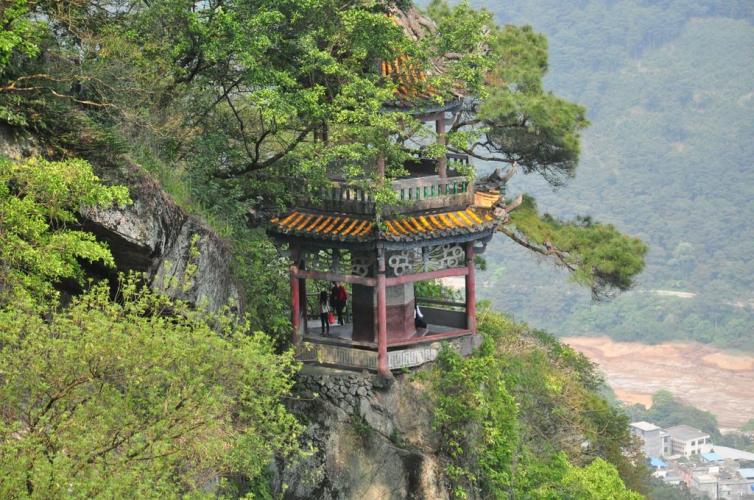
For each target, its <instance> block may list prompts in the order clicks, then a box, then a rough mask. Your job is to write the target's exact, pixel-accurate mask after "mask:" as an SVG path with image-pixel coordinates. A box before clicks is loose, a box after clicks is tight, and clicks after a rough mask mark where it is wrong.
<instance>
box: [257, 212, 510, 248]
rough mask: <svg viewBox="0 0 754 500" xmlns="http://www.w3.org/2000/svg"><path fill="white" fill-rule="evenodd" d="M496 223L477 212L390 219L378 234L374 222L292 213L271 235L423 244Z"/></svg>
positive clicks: (277, 221) (279, 221) (276, 221)
mask: <svg viewBox="0 0 754 500" xmlns="http://www.w3.org/2000/svg"><path fill="white" fill-rule="evenodd" d="M495 223H496V222H495V219H494V217H493V216H492V215H491V214H490V213H489V211H487V210H480V209H476V208H468V209H466V210H456V211H451V212H442V213H434V214H424V215H414V216H405V217H398V218H393V219H389V220H386V221H385V223H384V230H383V231H382V232H379V233H378V231H377V226H376V224H375V222H374V221H373V220H370V219H363V218H358V217H352V216H348V215H340V214H333V213H330V214H328V213H314V212H304V211H300V210H294V211H293V212H291V213H290V214H288V215H286V216H285V217H282V218H278V219H273V220H272V224H273V231H274V232H276V233H279V234H285V235H293V236H301V237H309V238H317V239H327V240H337V241H368V240H374V239H376V238H378V237H379V238H381V239H384V240H389V241H416V240H426V239H433V238H442V237H447V236H455V235H459V234H469V233H477V232H480V231H483V230H485V229H488V228H490V227H492V226H494V225H495Z"/></svg>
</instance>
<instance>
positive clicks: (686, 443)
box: [665, 425, 711, 457]
mask: <svg viewBox="0 0 754 500" xmlns="http://www.w3.org/2000/svg"><path fill="white" fill-rule="evenodd" d="M665 431H666V432H667V433H668V434H669V435H670V444H671V452H672V454H673V455H683V456H686V457H690V456H693V455H699V454H700V453H702V452H706V451H707V450H709V444H710V442H711V441H710V435H709V434H707V433H705V432H702V431H700V430H699V429H696V428H694V427H691V426H690V425H676V426H675V427H670V428H668V429H665Z"/></svg>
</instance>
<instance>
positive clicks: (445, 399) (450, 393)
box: [430, 310, 647, 498]
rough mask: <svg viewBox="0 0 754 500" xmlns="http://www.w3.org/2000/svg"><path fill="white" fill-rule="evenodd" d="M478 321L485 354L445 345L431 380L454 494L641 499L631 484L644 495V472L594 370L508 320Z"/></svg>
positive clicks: (487, 317)
mask: <svg viewBox="0 0 754 500" xmlns="http://www.w3.org/2000/svg"><path fill="white" fill-rule="evenodd" d="M479 319H480V324H479V328H480V331H481V332H482V333H483V335H484V340H483V344H482V347H481V348H480V349H479V351H477V352H476V353H475V354H474V355H473V356H471V357H468V358H463V357H461V356H459V355H458V354H457V353H455V352H454V351H453V350H452V349H450V348H448V347H446V348H444V349H443V350H442V351H441V354H440V355H439V356H438V362H437V365H436V366H435V367H434V368H433V370H432V372H431V375H430V380H431V382H432V389H433V395H434V398H435V402H436V408H435V426H436V427H437V429H438V431H439V432H440V434H441V436H442V442H443V446H442V452H443V453H444V455H445V456H446V460H447V465H446V472H447V474H448V477H449V479H450V480H451V484H452V488H453V490H452V491H453V493H454V495H455V496H456V497H458V498H464V497H466V496H467V495H480V496H482V497H484V498H509V497H510V496H511V495H512V496H516V497H518V496H521V497H536V498H609V497H611V496H610V495H614V496H615V497H616V498H640V496H637V495H638V494H636V493H633V492H631V491H629V490H627V489H626V486H625V485H624V484H629V485H630V487H632V488H636V489H642V488H643V487H644V485H645V483H646V474H647V473H646V470H645V469H643V468H642V467H641V466H640V465H635V464H640V463H641V461H640V460H639V454H638V451H637V450H636V449H634V448H633V445H632V442H631V438H630V436H629V434H628V430H627V422H628V420H627V419H626V417H625V416H623V415H622V414H621V413H620V411H619V410H618V409H616V408H613V407H611V406H610V405H608V404H607V402H606V401H605V400H604V399H602V398H601V397H600V396H599V395H598V394H597V390H598V387H599V385H600V383H601V379H600V377H599V376H598V375H597V374H596V372H595V370H594V367H593V365H592V364H591V363H590V362H589V361H588V360H586V358H584V357H583V356H582V355H580V354H578V353H576V352H575V351H573V350H572V349H570V348H568V347H566V346H565V345H563V344H560V343H559V342H558V341H557V340H555V339H554V338H552V337H550V336H549V335H547V334H545V333H543V332H531V331H529V330H528V328H527V327H526V326H525V325H521V324H518V323H515V322H513V321H512V320H510V319H509V318H507V317H505V316H503V315H500V314H497V313H492V312H491V311H489V310H482V312H481V313H480V315H479ZM608 462H610V463H608ZM610 464H614V465H610ZM616 467H617V469H616ZM618 471H620V474H619V472H618ZM621 478H622V479H621ZM624 481H625V483H624ZM606 492H610V495H608V496H604V494H606ZM600 495H603V496H600Z"/></svg>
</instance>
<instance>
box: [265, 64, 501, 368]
mask: <svg viewBox="0 0 754 500" xmlns="http://www.w3.org/2000/svg"><path fill="white" fill-rule="evenodd" d="M400 70H401V61H396V62H394V63H392V64H389V63H383V64H382V67H381V71H382V73H383V75H385V76H387V77H390V76H391V75H398V74H400ZM395 78H401V77H398V76H395ZM398 83H399V85H398V94H397V95H396V99H395V100H394V101H392V102H390V103H387V104H386V106H385V108H386V112H390V111H391V110H394V109H396V108H398V109H400V110H401V111H403V112H408V113H411V114H412V115H413V116H414V117H416V118H417V119H419V120H421V121H424V122H425V123H426V122H434V126H435V128H436V131H437V134H436V136H437V138H438V140H439V141H441V142H442V141H444V140H445V123H446V120H448V119H452V118H453V116H454V113H456V112H457V110H458V109H459V107H460V100H459V99H458V98H449V99H447V100H446V102H445V103H444V104H438V102H437V101H438V100H437V99H434V98H432V97H433V96H430V95H427V94H422V93H420V92H416V91H415V90H413V89H411V88H409V86H408V85H407V84H405V82H402V81H399V82H398ZM468 162H469V159H468V157H466V156H464V155H452V154H448V155H447V157H445V158H442V159H439V160H436V159H435V160H432V159H425V158H421V157H420V155H417V159H416V160H413V161H410V162H408V164H406V165H405V167H406V170H407V171H408V175H406V176H405V177H403V178H399V179H396V180H394V181H392V189H393V190H394V191H395V193H396V198H397V199H398V200H399V202H397V203H396V204H395V205H393V206H390V207H387V208H385V207H383V208H382V210H381V211H380V212H381V213H380V214H379V216H378V213H377V209H376V204H375V201H374V199H373V198H372V196H371V194H370V192H369V191H367V190H364V189H362V188H359V187H357V186H355V185H354V184H353V183H349V182H347V181H346V180H345V179H343V178H338V176H337V175H335V174H333V175H332V178H331V186H330V187H329V188H326V189H323V191H322V192H321V193H320V195H319V196H318V197H316V198H314V199H303V200H301V202H300V204H299V205H298V206H296V207H295V208H294V209H293V210H292V211H291V212H289V213H287V214H285V215H283V216H281V217H279V218H277V219H274V220H273V221H272V226H271V228H270V230H269V233H270V235H271V236H273V237H274V238H275V239H276V240H277V241H279V242H282V243H285V244H287V245H288V247H289V248H290V256H291V260H292V265H291V267H290V284H291V308H292V327H293V339H292V340H293V343H294V344H295V345H296V346H297V348H298V353H299V357H300V358H301V359H303V360H305V361H313V362H319V363H323V364H331V365H337V366H343V367H350V368H357V369H363V368H366V369H376V370H377V371H378V372H379V373H380V374H382V375H384V376H390V370H392V369H398V368H403V367H407V366H416V365H419V364H422V363H423V362H426V361H430V360H432V359H434V354H435V353H436V349H434V348H436V343H437V342H438V341H440V340H443V341H450V342H451V343H453V344H454V345H455V346H456V347H457V348H458V349H460V350H462V351H470V350H471V348H472V347H473V346H474V345H475V344H476V343H477V340H478V339H477V338H476V333H477V329H476V311H475V304H476V295H475V285H476V284H475V272H474V269H475V268H474V256H475V255H477V254H479V253H481V252H482V251H483V250H484V248H485V246H486V243H487V242H488V241H489V240H490V239H491V238H492V235H493V233H494V231H495V228H496V226H497V223H498V221H497V220H496V219H495V217H494V215H493V213H492V210H491V208H490V207H491V206H492V205H493V204H494V203H495V202H496V201H497V199H498V198H499V195H495V194H492V195H490V194H487V193H475V192H474V185H473V182H472V181H471V180H470V179H469V178H468V177H465V176H463V175H461V174H460V173H459V172H457V169H458V170H461V169H459V166H460V165H461V164H468ZM373 168H374V169H375V170H376V172H372V174H374V173H376V174H377V175H378V176H384V168H385V167H384V161H379V160H378V161H377V162H376V163H375V165H374V166H373ZM450 277H463V280H462V282H463V289H464V291H465V293H464V297H465V299H464V301H463V302H458V303H455V302H446V301H442V300H427V299H422V298H421V297H416V296H415V293H414V285H415V283H417V282H420V281H427V280H435V279H439V278H450ZM309 280H321V281H327V282H330V281H338V282H345V283H349V284H350V285H351V296H350V298H349V300H351V301H352V323H349V325H347V327H341V328H339V330H338V331H337V332H336V333H335V335H333V336H331V337H324V336H322V335H320V328H319V326H317V327H316V328H315V327H313V326H311V327H310V326H309V323H308V321H307V315H306V311H307V293H306V290H307V281H309ZM309 300H310V301H312V300H316V299H312V298H311V297H310V299H309ZM417 302H418V303H420V304H421V311H422V313H423V314H424V319H425V320H426V322H427V323H428V327H427V328H426V329H418V330H417V328H416V327H415V326H414V311H415V304H417ZM333 330H334V331H335V330H336V329H335V328H334V329H333Z"/></svg>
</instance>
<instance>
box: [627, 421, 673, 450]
mask: <svg viewBox="0 0 754 500" xmlns="http://www.w3.org/2000/svg"><path fill="white" fill-rule="evenodd" d="M629 428H630V430H631V434H633V435H634V436H636V437H638V438H639V439H640V440H641V442H642V446H641V450H642V451H643V452H644V454H645V455H646V456H647V457H649V458H659V457H667V456H670V455H671V452H672V449H671V443H670V435H669V434H668V433H667V432H665V431H664V430H662V429H661V428H659V427H657V426H656V425H655V424H651V423H649V422H643V421H642V422H633V423H631V424H630V425H629Z"/></svg>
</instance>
